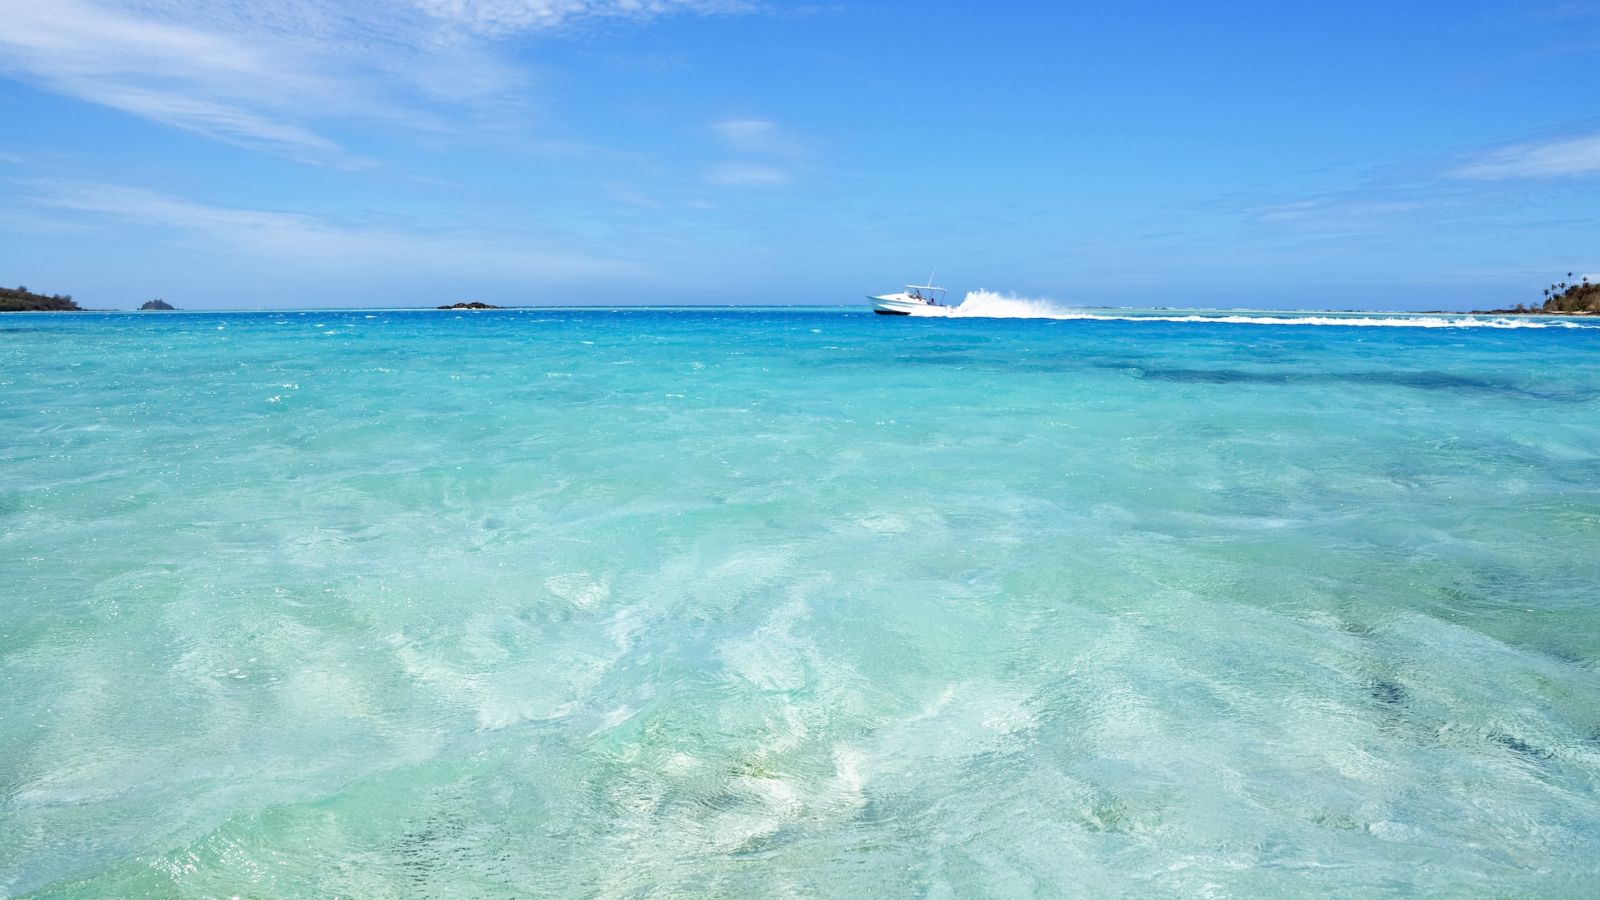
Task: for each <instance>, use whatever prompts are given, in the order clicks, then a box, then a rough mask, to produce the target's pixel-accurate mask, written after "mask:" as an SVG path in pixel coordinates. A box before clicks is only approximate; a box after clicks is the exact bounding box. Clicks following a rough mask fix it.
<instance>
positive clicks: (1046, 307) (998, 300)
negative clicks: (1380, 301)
mask: <svg viewBox="0 0 1600 900" xmlns="http://www.w3.org/2000/svg"><path fill="white" fill-rule="evenodd" d="M912 315H919V316H933V317H943V318H983V319H1057V320H1092V321H1101V322H1185V323H1187V322H1200V323H1210V324H1223V325H1344V326H1349V327H1355V328H1596V327H1600V326H1596V325H1585V324H1582V323H1579V322H1552V321H1542V320H1541V321H1530V320H1527V319H1511V318H1506V317H1497V318H1479V317H1475V316H1466V315H1462V316H1437V315H1432V316H1425V315H1395V316H1326V315H1320V316H1319V315H1305V316H1283V315H1238V314H1223V315H1200V314H1195V313H1187V314H1182V315H1118V314H1116V313H1105V312H1088V311H1085V310H1081V309H1068V308H1063V307H1060V306H1055V305H1053V304H1051V303H1050V302H1048V301H1044V300H1031V299H1028V298H1026V297H1013V296H1004V295H1001V294H997V293H994V292H993V291H973V292H971V293H969V294H967V296H966V299H964V300H963V301H962V302H961V305H960V306H936V307H929V308H927V309H922V310H917V311H916V312H914V313H912Z"/></svg>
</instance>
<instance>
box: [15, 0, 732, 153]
mask: <svg viewBox="0 0 1600 900" xmlns="http://www.w3.org/2000/svg"><path fill="white" fill-rule="evenodd" d="M744 8H745V7H744V5H743V4H740V3H736V2H733V0H726V2H724V0H410V2H384V0H274V2H270V3H258V2H254V0H50V2H48V3H45V2H39V0H0V23H3V24H0V76H10V77H13V78H17V79H21V80H24V81H27V82H29V83H32V84H34V85H36V86H38V87H40V88H42V89H44V90H48V91H52V92H54V93H59V94H63V95H66V96H69V97H74V98H76V99H79V100H83V101H86V102H89V103H96V104H100V105H103V106H108V107H111V108H114V109H118V110H122V111H124V112H127V113H130V114H133V115H137V116H142V117H144V118H147V119H151V120H154V121H157V122H161V123H163V124H166V125H170V126H173V127H177V128H182V129H185V130H188V131H192V132H195V133H198V134H202V135H205V136H207V137H211V138H215V139H218V140H222V141H226V142H229V143H234V144H240V145H244V146H249V147H255V148H259V149H263V150H268V151H271V152H275V153H279V154H283V155H287V156H292V157H295V158H299V159H304V160H308V161H317V162H335V163H349V162H352V161H354V160H353V155H352V154H350V153H349V152H348V151H346V150H345V149H344V148H343V147H342V146H341V143H340V141H339V140H338V139H337V137H335V136H331V135H332V133H333V132H335V131H337V130H338V127H339V126H340V125H341V124H342V123H346V122H348V121H350V120H352V119H355V120H365V121H381V122H384V123H388V124H399V125H403V126H405V127H408V128H414V129H425V130H431V131H438V132H443V131H446V130H447V129H446V127H445V123H446V121H447V120H448V118H449V117H450V116H453V115H459V114H461V113H462V112H463V111H464V110H463V106H470V105H471V104H473V103H478V102H483V103H489V104H492V103H494V102H498V101H503V100H504V99H505V98H506V97H507V96H508V95H514V94H516V93H517V92H518V91H519V90H520V89H522V88H523V87H525V85H526V80H527V79H526V75H525V73H524V72H522V71H521V70H520V69H519V67H518V66H516V65H514V64H513V63H511V62H509V61H508V60H509V57H507V56H506V55H505V54H503V53H502V52H500V51H499V49H498V47H497V39H500V38H505V37H507V36H510V35H513V34H516V33H535V32H541V31H550V30H554V29H559V28H563V27H566V26H569V25H572V24H574V23H577V22H580V21H584V20H592V19H599V18H612V19H631V20H641V19H650V18H655V17H660V16H667V15H672V14H679V13H700V14H709V13H720V12H736V11H740V10H742V9H744Z"/></svg>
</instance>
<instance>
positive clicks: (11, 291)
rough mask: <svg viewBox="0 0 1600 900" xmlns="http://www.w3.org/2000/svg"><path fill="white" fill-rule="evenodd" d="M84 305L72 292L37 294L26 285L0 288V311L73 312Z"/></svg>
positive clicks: (80, 309)
mask: <svg viewBox="0 0 1600 900" xmlns="http://www.w3.org/2000/svg"><path fill="white" fill-rule="evenodd" d="M82 309H83V307H81V306H79V305H78V304H76V303H74V302H72V295H71V294H50V295H48V296H46V295H44V294H35V293H33V292H32V291H30V290H28V289H27V288H25V287H21V286H18V287H15V288H0V312H71V311H82Z"/></svg>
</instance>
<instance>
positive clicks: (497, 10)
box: [414, 0, 751, 34]
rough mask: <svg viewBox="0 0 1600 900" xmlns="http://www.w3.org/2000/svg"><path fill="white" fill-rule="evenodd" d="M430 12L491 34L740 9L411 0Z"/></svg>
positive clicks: (622, 0) (714, 2) (653, 0)
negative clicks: (610, 19)
mask: <svg viewBox="0 0 1600 900" xmlns="http://www.w3.org/2000/svg"><path fill="white" fill-rule="evenodd" d="M414 2H415V3H416V5H417V6H418V7H419V8H421V9H422V10H423V11H425V12H427V13H428V14H429V15H431V16H433V17H435V18H437V19H439V20H440V21H443V22H448V23H450V24H452V25H455V26H459V27H465V28H469V29H472V30H474V31H478V32H484V33H490V34H496V33H505V32H512V31H530V30H538V31H547V30H551V29H556V28H561V27H564V26H567V25H570V24H573V23H574V22H579V21H582V20H585V19H599V18H624V19H653V18H658V17H661V16H668V15H673V14H676V13H701V14H709V13H730V12H743V11H746V10H748V9H750V8H751V4H749V3H745V2H739V0H414Z"/></svg>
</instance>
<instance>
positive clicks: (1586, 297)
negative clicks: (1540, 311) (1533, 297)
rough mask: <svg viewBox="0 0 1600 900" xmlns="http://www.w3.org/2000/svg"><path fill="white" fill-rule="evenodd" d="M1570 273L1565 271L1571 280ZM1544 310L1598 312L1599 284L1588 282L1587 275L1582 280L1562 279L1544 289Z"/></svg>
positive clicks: (1599, 308) (1599, 310) (1599, 306)
mask: <svg viewBox="0 0 1600 900" xmlns="http://www.w3.org/2000/svg"><path fill="white" fill-rule="evenodd" d="M1571 279H1572V273H1571V272H1568V273H1567V280H1568V281H1571ZM1544 297H1545V300H1544V311H1545V312H1562V313H1600V284H1590V283H1589V276H1587V275H1585V276H1583V281H1581V282H1579V283H1577V284H1568V283H1567V281H1562V282H1559V283H1556V284H1552V285H1550V286H1549V287H1547V288H1545V289H1544Z"/></svg>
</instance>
